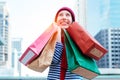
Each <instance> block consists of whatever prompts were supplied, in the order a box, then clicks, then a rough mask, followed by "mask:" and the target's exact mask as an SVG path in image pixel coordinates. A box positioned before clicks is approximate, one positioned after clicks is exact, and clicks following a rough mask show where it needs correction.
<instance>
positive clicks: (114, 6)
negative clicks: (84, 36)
mask: <svg viewBox="0 0 120 80" xmlns="http://www.w3.org/2000/svg"><path fill="white" fill-rule="evenodd" d="M99 1H100V2H99V4H100V17H101V26H100V27H102V28H104V29H102V30H100V31H99V32H98V33H97V34H96V35H95V38H96V39H97V40H98V41H99V42H100V43H101V44H102V45H103V46H104V47H106V48H107V49H108V54H106V55H105V56H104V57H103V58H102V59H101V60H99V61H98V62H97V63H98V66H99V67H100V68H120V10H119V8H120V0H99Z"/></svg>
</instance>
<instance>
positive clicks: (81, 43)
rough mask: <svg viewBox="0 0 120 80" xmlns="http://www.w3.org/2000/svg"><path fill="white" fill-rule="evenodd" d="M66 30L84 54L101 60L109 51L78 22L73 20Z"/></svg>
mask: <svg viewBox="0 0 120 80" xmlns="http://www.w3.org/2000/svg"><path fill="white" fill-rule="evenodd" d="M66 30H67V31H68V33H69V35H70V37H71V38H72V39H73V40H74V42H75V43H76V44H77V46H78V47H79V48H80V49H81V50H82V52H83V54H85V55H87V56H89V57H92V58H94V59H95V60H99V59H101V58H102V57H103V56H104V55H105V54H106V53H107V50H106V49H105V48H104V47H103V46H102V45H101V44H100V43H99V42H98V41H97V40H96V39H95V38H93V37H92V36H91V35H90V33H88V32H87V30H85V29H84V28H83V27H82V26H80V25H79V24H78V23H77V22H73V23H72V24H71V25H70V27H69V28H67V29H66Z"/></svg>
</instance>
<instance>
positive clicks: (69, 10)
mask: <svg viewBox="0 0 120 80" xmlns="http://www.w3.org/2000/svg"><path fill="white" fill-rule="evenodd" d="M62 10H67V11H68V12H70V13H71V16H72V21H73V22H74V21H75V14H74V12H73V11H72V10H71V9H70V8H68V7H62V8H60V9H59V10H58V11H57V13H56V16H55V22H56V21H57V16H58V14H59V12H60V11H62Z"/></svg>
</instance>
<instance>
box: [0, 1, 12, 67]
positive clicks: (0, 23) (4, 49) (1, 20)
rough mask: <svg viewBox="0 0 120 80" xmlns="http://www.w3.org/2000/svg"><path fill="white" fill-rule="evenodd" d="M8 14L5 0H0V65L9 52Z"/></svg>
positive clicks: (4, 61)
mask: <svg viewBox="0 0 120 80" xmlns="http://www.w3.org/2000/svg"><path fill="white" fill-rule="evenodd" d="M8 20H9V15H8V11H7V8H6V3H5V2H0V36H1V37H2V38H3V40H4V42H5V43H4V45H3V46H0V65H5V64H6V61H8V54H9V46H10V44H9V21H8Z"/></svg>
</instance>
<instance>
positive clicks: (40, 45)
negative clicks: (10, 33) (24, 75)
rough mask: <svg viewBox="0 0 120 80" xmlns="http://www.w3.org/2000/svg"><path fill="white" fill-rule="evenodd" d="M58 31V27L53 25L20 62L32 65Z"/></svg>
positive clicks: (24, 54)
mask: <svg viewBox="0 0 120 80" xmlns="http://www.w3.org/2000/svg"><path fill="white" fill-rule="evenodd" d="M56 31H57V27H55V26H54V25H53V24H51V25H50V26H49V27H48V29H46V30H45V31H44V32H43V33H42V34H41V35H40V36H39V37H38V38H37V39H36V40H35V41H34V42H33V43H32V44H31V45H30V46H28V48H27V49H26V50H25V52H24V53H23V54H22V56H21V57H20V59H19V61H20V62H21V63H23V64H24V65H27V64H29V63H31V61H32V60H34V59H35V58H36V57H37V56H39V54H40V52H41V51H42V49H43V48H44V46H45V45H46V43H47V42H48V40H49V39H50V37H51V36H52V34H54V33H55V32H56Z"/></svg>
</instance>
